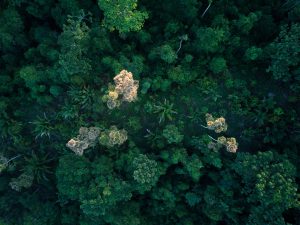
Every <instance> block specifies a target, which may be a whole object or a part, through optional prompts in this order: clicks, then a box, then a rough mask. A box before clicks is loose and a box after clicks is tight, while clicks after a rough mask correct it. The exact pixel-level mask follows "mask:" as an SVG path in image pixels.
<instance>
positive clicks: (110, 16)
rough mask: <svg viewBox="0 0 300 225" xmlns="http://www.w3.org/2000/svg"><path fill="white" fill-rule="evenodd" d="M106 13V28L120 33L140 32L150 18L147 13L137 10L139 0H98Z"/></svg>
mask: <svg viewBox="0 0 300 225" xmlns="http://www.w3.org/2000/svg"><path fill="white" fill-rule="evenodd" d="M98 5H99V7H100V9H101V10H103V12H104V21H103V23H104V26H105V27H106V28H108V29H109V30H111V31H113V30H115V29H116V30H118V31H119V32H120V33H128V32H130V31H139V30H141V29H142V27H143V24H144V21H145V20H146V19H147V18H148V14H147V13H146V12H141V11H138V10H136V8H137V0H98Z"/></svg>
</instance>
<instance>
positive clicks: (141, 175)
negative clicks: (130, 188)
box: [133, 154, 159, 186]
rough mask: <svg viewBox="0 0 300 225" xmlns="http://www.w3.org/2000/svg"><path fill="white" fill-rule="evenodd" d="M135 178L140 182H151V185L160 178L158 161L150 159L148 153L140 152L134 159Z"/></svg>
mask: <svg viewBox="0 0 300 225" xmlns="http://www.w3.org/2000/svg"><path fill="white" fill-rule="evenodd" d="M133 168H134V172H133V178H134V180H136V181H137V182H138V183H139V184H150V185H151V186H152V185H154V184H155V183H156V181H157V180H158V177H159V176H158V174H159V172H158V169H157V163H156V162H155V161H154V160H151V159H149V158H148V157H147V156H146V155H142V154H140V155H139V156H137V157H136V158H135V159H134V160H133Z"/></svg>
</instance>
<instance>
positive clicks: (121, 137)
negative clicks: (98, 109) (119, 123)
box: [99, 126, 127, 148]
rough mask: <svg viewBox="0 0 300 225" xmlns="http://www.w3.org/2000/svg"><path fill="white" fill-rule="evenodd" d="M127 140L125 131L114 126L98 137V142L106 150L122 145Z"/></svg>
mask: <svg viewBox="0 0 300 225" xmlns="http://www.w3.org/2000/svg"><path fill="white" fill-rule="evenodd" d="M126 140H127V131H126V130H124V129H121V130H119V129H118V128H117V127H116V126H111V127H110V129H108V130H105V131H104V132H102V133H101V135H100V137H99V142H100V144H101V145H104V146H106V147H108V148H111V147H114V146H115V145H118V146H120V145H122V144H123V143H124V142H125V141H126Z"/></svg>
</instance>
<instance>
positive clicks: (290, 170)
mask: <svg viewBox="0 0 300 225" xmlns="http://www.w3.org/2000/svg"><path fill="white" fill-rule="evenodd" d="M233 169H234V170H235V171H236V172H237V174H239V175H240V176H241V177H242V181H243V183H244V185H245V186H244V188H243V189H242V191H243V193H244V194H246V195H247V201H248V202H250V203H252V204H255V205H256V206H255V207H251V208H250V213H251V216H250V218H251V217H256V218H257V220H259V221H260V222H262V223H267V224H268V223H271V222H272V221H273V217H274V218H279V217H281V216H280V215H281V214H282V213H283V212H284V211H285V210H287V209H289V208H292V207H296V206H299V201H298V200H297V185H296V183H295V180H294V176H295V172H296V171H295V167H294V166H293V165H292V164H291V163H290V162H289V161H287V160H285V159H282V158H280V157H279V155H277V154H273V153H272V152H270V151H269V152H263V153H262V152H259V153H258V154H257V155H250V154H249V153H242V154H239V155H238V157H237V159H236V162H235V163H234V164H233ZM257 207H259V208H260V210H256V209H257ZM265 210H268V212H269V213H268V215H267V216H264V217H263V216H262V215H261V211H265ZM252 219H253V218H252ZM249 224H250V223H249Z"/></svg>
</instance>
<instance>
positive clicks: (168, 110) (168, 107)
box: [153, 99, 177, 123]
mask: <svg viewBox="0 0 300 225" xmlns="http://www.w3.org/2000/svg"><path fill="white" fill-rule="evenodd" d="M173 107H174V104H173V103H170V102H169V101H168V100H167V99H165V100H164V101H163V102H159V103H158V105H154V111H153V112H154V113H156V114H159V123H162V122H165V120H166V119H168V120H172V119H173V115H174V114H177V112H176V111H175V110H174V109H173Z"/></svg>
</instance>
